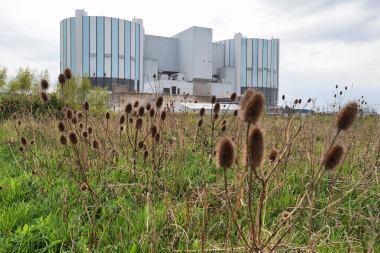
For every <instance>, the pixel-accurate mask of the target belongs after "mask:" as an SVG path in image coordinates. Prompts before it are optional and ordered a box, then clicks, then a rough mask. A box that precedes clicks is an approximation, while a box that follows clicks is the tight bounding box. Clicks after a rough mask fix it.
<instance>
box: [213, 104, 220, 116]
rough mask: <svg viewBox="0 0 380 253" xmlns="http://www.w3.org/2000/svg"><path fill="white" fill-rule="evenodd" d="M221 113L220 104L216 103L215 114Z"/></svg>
mask: <svg viewBox="0 0 380 253" xmlns="http://www.w3.org/2000/svg"><path fill="white" fill-rule="evenodd" d="M219 111H220V104H219V103H216V104H215V105H214V113H216V114H217V113H219Z"/></svg>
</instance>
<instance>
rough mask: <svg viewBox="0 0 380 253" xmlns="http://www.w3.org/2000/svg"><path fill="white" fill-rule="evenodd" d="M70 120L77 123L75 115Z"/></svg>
mask: <svg viewBox="0 0 380 253" xmlns="http://www.w3.org/2000/svg"><path fill="white" fill-rule="evenodd" d="M71 122H72V123H73V124H74V125H75V124H76V123H78V119H77V117H75V116H74V117H73V118H72V119H71Z"/></svg>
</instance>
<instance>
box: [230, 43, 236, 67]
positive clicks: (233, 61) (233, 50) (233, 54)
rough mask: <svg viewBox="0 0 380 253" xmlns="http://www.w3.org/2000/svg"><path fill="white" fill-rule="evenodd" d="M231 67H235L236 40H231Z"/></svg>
mask: <svg viewBox="0 0 380 253" xmlns="http://www.w3.org/2000/svg"><path fill="white" fill-rule="evenodd" d="M230 67H235V40H230Z"/></svg>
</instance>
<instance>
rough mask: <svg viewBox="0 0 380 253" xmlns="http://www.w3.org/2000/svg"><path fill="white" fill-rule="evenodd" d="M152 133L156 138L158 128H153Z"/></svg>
mask: <svg viewBox="0 0 380 253" xmlns="http://www.w3.org/2000/svg"><path fill="white" fill-rule="evenodd" d="M150 132H151V133H152V137H154V136H155V135H156V134H157V127H156V126H152V129H151V130H150Z"/></svg>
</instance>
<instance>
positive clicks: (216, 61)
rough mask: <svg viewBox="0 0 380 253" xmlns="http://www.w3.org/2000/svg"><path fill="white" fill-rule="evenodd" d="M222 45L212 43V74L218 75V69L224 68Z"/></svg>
mask: <svg viewBox="0 0 380 253" xmlns="http://www.w3.org/2000/svg"><path fill="white" fill-rule="evenodd" d="M224 47H225V46H224V43H212V74H213V75H218V69H219V68H223V67H224V53H225V52H224Z"/></svg>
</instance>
